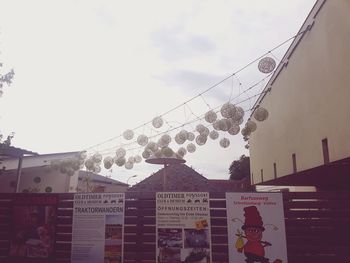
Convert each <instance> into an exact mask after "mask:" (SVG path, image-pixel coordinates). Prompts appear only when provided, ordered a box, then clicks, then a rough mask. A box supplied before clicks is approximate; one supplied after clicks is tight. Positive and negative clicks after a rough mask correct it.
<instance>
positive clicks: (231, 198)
mask: <svg viewBox="0 0 350 263" xmlns="http://www.w3.org/2000/svg"><path fill="white" fill-rule="evenodd" d="M226 206H227V225H228V238H229V262H230V263H233V262H238V263H239V262H247V263H254V262H263V263H269V262H271V263H282V262H287V249H286V236H285V226H284V213H283V201H282V196H281V195H280V194H279V193H226Z"/></svg>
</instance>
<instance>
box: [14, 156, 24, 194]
mask: <svg viewBox="0 0 350 263" xmlns="http://www.w3.org/2000/svg"><path fill="white" fill-rule="evenodd" d="M22 161H23V155H21V156H20V157H19V159H18V167H17V180H16V181H17V185H16V190H15V193H18V191H19V183H20V179H21V173H22Z"/></svg>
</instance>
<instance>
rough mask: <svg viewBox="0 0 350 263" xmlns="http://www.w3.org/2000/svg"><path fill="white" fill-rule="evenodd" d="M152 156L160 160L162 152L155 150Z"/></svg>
mask: <svg viewBox="0 0 350 263" xmlns="http://www.w3.org/2000/svg"><path fill="white" fill-rule="evenodd" d="M154 156H155V157H157V158H161V157H162V151H161V150H157V151H155V152H154Z"/></svg>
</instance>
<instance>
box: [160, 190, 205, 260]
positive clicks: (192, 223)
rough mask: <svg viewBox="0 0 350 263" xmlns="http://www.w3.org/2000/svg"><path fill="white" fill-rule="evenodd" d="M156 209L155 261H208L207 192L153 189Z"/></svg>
mask: <svg viewBox="0 0 350 263" xmlns="http://www.w3.org/2000/svg"><path fill="white" fill-rule="evenodd" d="M156 209H157V212H156V225H157V229H156V231H157V246H156V253H157V262H158V263H168V262H173V263H177V262H179V263H180V262H186V263H190V262H202V263H210V262H211V241H210V240H211V235H210V209H209V193H207V192H161V193H157V198H156Z"/></svg>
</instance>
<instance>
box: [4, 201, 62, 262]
mask: <svg viewBox="0 0 350 263" xmlns="http://www.w3.org/2000/svg"><path fill="white" fill-rule="evenodd" d="M57 204H58V196H57V195H55V194H49V195H48V194H16V196H15V197H14V199H13V201H12V211H13V231H12V233H13V236H12V237H11V247H10V257H23V258H41V259H47V260H49V259H50V258H52V256H53V254H54V244H55V225H56V212H57Z"/></svg>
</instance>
